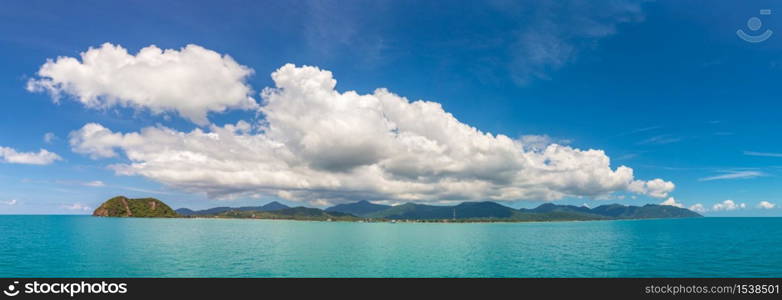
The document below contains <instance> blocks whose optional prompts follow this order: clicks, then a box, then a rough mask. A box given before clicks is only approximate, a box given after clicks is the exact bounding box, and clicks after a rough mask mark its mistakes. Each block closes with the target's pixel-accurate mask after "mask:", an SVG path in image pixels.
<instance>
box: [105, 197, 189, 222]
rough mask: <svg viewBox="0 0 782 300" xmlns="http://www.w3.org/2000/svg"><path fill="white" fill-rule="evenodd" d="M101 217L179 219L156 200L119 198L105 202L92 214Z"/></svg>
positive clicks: (161, 202) (167, 207)
mask: <svg viewBox="0 0 782 300" xmlns="http://www.w3.org/2000/svg"><path fill="white" fill-rule="evenodd" d="M92 215H93V216H99V217H135V218H173V217H179V215H178V214H177V213H176V212H174V210H173V209H171V207H169V206H168V205H166V204H165V203H163V201H160V200H158V199H155V198H139V199H128V198H127V197H125V196H117V197H114V198H111V199H109V200H107V201H106V202H103V204H101V205H100V206H99V207H98V208H97V209H95V211H94V212H93V213H92Z"/></svg>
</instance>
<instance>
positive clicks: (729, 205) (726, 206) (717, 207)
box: [711, 200, 747, 211]
mask: <svg viewBox="0 0 782 300" xmlns="http://www.w3.org/2000/svg"><path fill="white" fill-rule="evenodd" d="M746 207H747V204H746V203H736V202H734V201H733V200H725V201H722V202H720V203H717V204H714V205H713V206H712V207H711V209H712V210H714V211H721V210H724V211H730V210H737V209H744V208H746Z"/></svg>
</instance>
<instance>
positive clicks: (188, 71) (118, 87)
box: [27, 43, 257, 125]
mask: <svg viewBox="0 0 782 300" xmlns="http://www.w3.org/2000/svg"><path fill="white" fill-rule="evenodd" d="M252 73H253V71H252V69H250V68H248V67H245V66H242V65H240V64H238V63H236V61H234V60H233V59H232V58H231V57H229V56H227V55H220V54H219V53H217V52H214V51H212V50H208V49H204V48H202V47H200V46H196V45H187V46H186V47H184V48H182V49H180V50H173V49H167V50H161V49H160V48H158V47H155V46H154V45H153V46H149V47H146V48H143V49H141V50H140V51H139V52H138V54H136V55H131V54H129V53H128V51H127V50H126V49H125V48H122V47H121V46H115V45H112V44H109V43H105V44H103V45H102V46H101V47H100V48H90V49H89V50H87V51H86V52H83V53H81V61H79V60H78V59H76V58H73V57H58V58H57V60H48V61H47V62H46V63H45V64H44V65H43V66H41V68H40V70H39V71H38V76H39V78H33V79H31V80H30V81H28V83H27V89H28V90H29V91H33V92H39V91H46V92H49V93H50V94H51V95H52V97H53V98H54V100H55V101H59V99H60V97H61V95H63V94H66V95H70V96H72V97H73V98H74V99H76V100H78V101H79V102H81V103H82V104H83V105H85V106H86V107H90V108H108V107H112V106H115V105H120V106H126V107H133V108H137V109H149V110H150V111H151V112H152V113H155V114H159V113H163V112H168V111H176V112H178V113H179V115H181V116H182V117H184V118H186V119H189V120H190V121H192V122H195V123H197V124H199V125H207V124H208V123H209V121H208V120H207V113H208V112H222V111H225V110H226V109H229V108H239V109H254V108H257V103H256V102H255V100H254V99H253V98H251V97H249V95H250V93H252V89H251V88H250V86H249V85H247V84H245V79H246V78H247V76H249V75H251V74H252Z"/></svg>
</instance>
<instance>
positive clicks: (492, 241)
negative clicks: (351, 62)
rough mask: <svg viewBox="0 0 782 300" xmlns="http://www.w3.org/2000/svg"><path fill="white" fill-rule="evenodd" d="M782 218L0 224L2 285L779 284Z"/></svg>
mask: <svg viewBox="0 0 782 300" xmlns="http://www.w3.org/2000/svg"><path fill="white" fill-rule="evenodd" d="M780 237H782V218H698V219H679V220H633V221H591V222H550V223H492V224H489V223H483V224H415V223H411V224H390V223H342V222H298V221H267V220H215V219H120V218H97V217H89V216H0V277H38V276H40V277H82V276H83V277H89V276H95V277H160V276H162V277H712V276H720V277H723V276H724V277H772V276H773V277H780V276H782V239H781V238H780Z"/></svg>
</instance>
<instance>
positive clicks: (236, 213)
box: [208, 206, 361, 221]
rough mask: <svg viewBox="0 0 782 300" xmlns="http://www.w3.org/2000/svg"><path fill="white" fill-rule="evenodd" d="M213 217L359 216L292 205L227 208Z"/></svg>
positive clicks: (323, 218)
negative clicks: (252, 208) (273, 207)
mask: <svg viewBox="0 0 782 300" xmlns="http://www.w3.org/2000/svg"><path fill="white" fill-rule="evenodd" d="M208 216H209V217H214V218H238V219H280V220H302V221H359V220H361V218H359V217H356V216H354V215H351V214H346V213H341V212H326V211H323V210H321V209H317V208H309V207H301V206H299V207H292V208H285V209H280V210H275V211H251V210H229V211H224V212H221V213H218V214H214V215H208Z"/></svg>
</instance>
